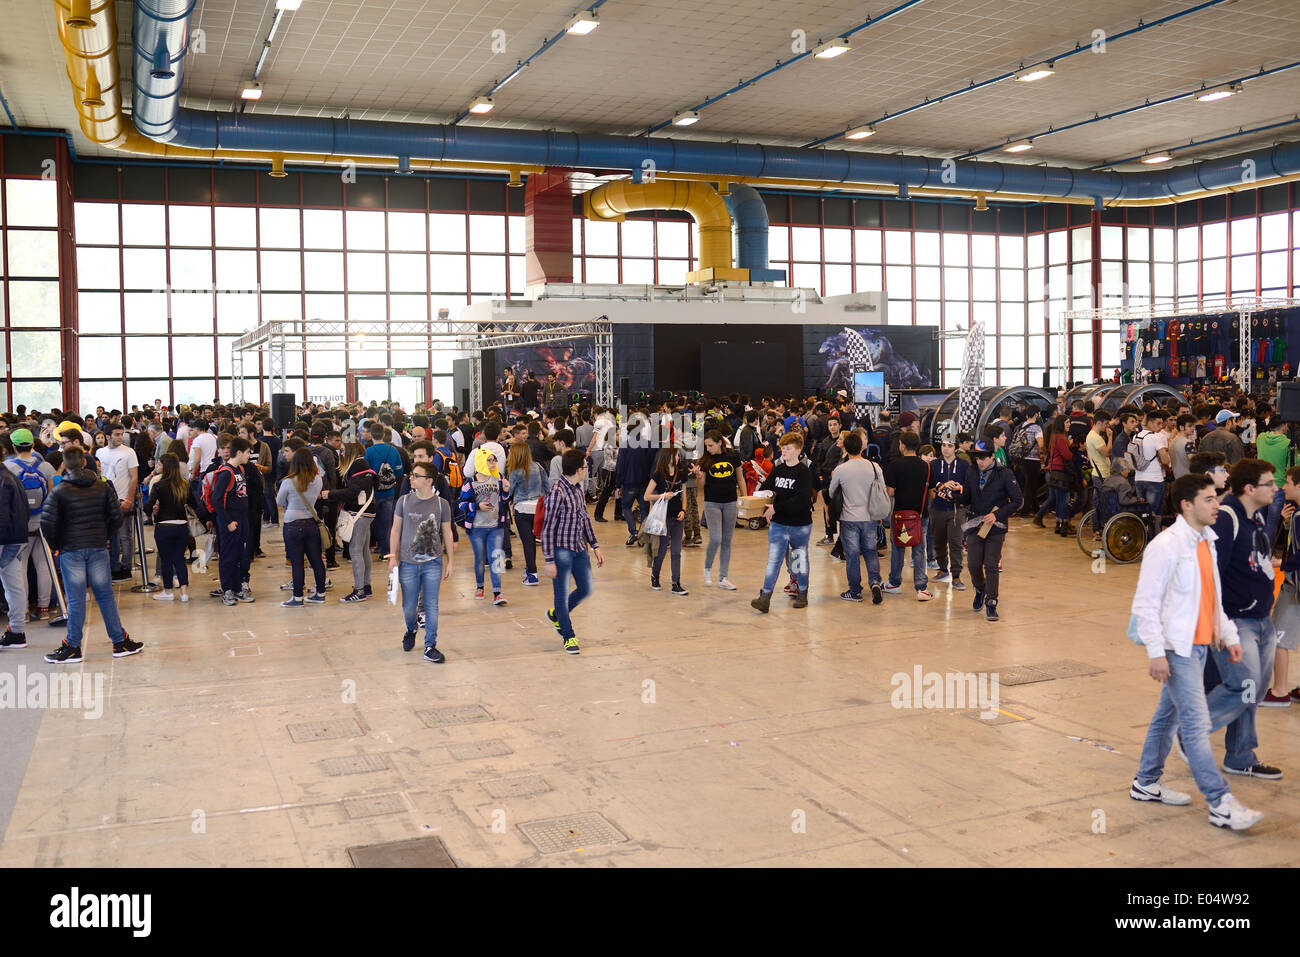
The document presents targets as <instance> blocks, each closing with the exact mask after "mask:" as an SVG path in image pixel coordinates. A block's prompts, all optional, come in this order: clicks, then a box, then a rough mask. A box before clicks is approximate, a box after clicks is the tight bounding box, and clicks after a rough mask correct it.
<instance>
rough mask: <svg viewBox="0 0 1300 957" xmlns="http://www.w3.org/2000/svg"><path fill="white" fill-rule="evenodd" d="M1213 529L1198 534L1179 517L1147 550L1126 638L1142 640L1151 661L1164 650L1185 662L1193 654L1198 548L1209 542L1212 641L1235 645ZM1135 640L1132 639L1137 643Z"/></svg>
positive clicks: (1198, 595) (1234, 629)
mask: <svg viewBox="0 0 1300 957" xmlns="http://www.w3.org/2000/svg"><path fill="white" fill-rule="evenodd" d="M1217 538H1218V536H1217V535H1215V533H1214V529H1213V528H1209V527H1207V528H1205V529H1203V530H1202V531H1201V532H1200V533H1199V534H1198V533H1196V532H1194V531H1193V530H1192V527H1191V526H1190V525H1188V524H1187V520H1186V519H1185V518H1183V517H1182V516H1181V515H1180V516H1179V517H1178V520H1177V521H1176V522H1174V524H1173V525H1171V526H1170V527H1169V528H1167V529H1165V530H1164V531H1163V532H1161V533H1160V534H1159V535H1157V536H1156V537H1155V538H1154V539H1152V541H1151V544H1150V545H1148V546H1147V549H1146V552H1145V553H1144V554H1143V555H1142V570H1141V571H1140V572H1139V573H1138V585H1137V592H1136V594H1134V595H1133V606H1132V609H1131V612H1132V618H1131V620H1130V622H1129V635H1130V637H1134V633H1135V632H1136V639H1140V640H1141V643H1142V644H1144V645H1145V646H1146V649H1147V656H1148V657H1149V658H1160V657H1163V656H1164V654H1165V653H1166V652H1168V651H1172V652H1173V653H1174V654H1176V655H1180V656H1181V657H1183V658H1186V657H1188V656H1190V655H1191V653H1192V641H1193V639H1194V638H1195V637H1196V619H1197V610H1198V609H1199V608H1200V607H1201V572H1200V568H1199V566H1198V563H1197V560H1196V549H1197V546H1198V545H1200V543H1201V541H1202V540H1204V541H1207V542H1209V543H1210V566H1211V568H1212V570H1213V572H1214V637H1215V638H1216V639H1222V640H1223V642H1224V643H1225V644H1228V645H1235V644H1239V641H1238V639H1237V626H1236V625H1234V624H1233V623H1232V619H1231V618H1229V617H1228V616H1227V615H1226V614H1224V611H1223V587H1222V585H1221V584H1220V583H1219V565H1218V561H1217V560H1216V557H1215V547H1214V542H1215V539H1217ZM1136 639H1135V640H1136Z"/></svg>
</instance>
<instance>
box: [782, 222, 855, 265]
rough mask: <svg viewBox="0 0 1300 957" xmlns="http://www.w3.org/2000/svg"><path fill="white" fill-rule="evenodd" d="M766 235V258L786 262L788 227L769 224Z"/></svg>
mask: <svg viewBox="0 0 1300 957" xmlns="http://www.w3.org/2000/svg"><path fill="white" fill-rule="evenodd" d="M767 237H768V238H767V254H768V258H769V259H779V260H781V261H783V262H788V261H789V260H790V227H789V226H769V227H768V228H767ZM877 262H879V260H877Z"/></svg>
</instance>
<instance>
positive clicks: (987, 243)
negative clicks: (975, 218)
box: [970, 235, 998, 266]
mask: <svg viewBox="0 0 1300 957" xmlns="http://www.w3.org/2000/svg"><path fill="white" fill-rule="evenodd" d="M970 246H971V265H973V266H994V265H996V264H997V248H998V244H997V238H996V237H994V236H981V235H973V236H971V243H970Z"/></svg>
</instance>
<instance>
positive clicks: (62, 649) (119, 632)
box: [41, 448, 144, 664]
mask: <svg viewBox="0 0 1300 957" xmlns="http://www.w3.org/2000/svg"><path fill="white" fill-rule="evenodd" d="M63 465H64V474H63V481H62V482H60V483H59V484H58V485H57V486H55V488H54V491H53V492H51V493H50V495H49V497H48V498H46V500H45V508H44V510H43V511H42V512H41V531H42V532H43V533H44V535H45V540H46V541H47V542H49V545H50V548H51V549H52V550H53V551H54V554H55V555H56V556H57V557H58V561H59V569H60V570H61V571H62V572H63V587H64V589H65V591H66V592H67V598H68V637H67V638H65V639H64V640H63V644H62V645H60V646H59V647H58V648H57V649H56V650H54V651H52V652H51V653H50V654H48V655H46V656H45V660H46V661H48V662H49V663H50V664H63V663H64V662H73V663H76V662H79V661H81V631H82V626H83V625H84V624H85V621H86V586H87V585H89V586H90V590H91V592H92V593H93V594H94V596H95V603H96V604H97V605H99V613H100V614H101V615H103V616H104V628H105V630H106V631H107V632H108V637H109V638H110V639H111V640H112V642H113V657H114V658H125V657H126V656H128V655H134V654H136V653H137V652H139V650H140V649H141V648H143V647H144V646H143V645H142V644H141V643H140V642H138V641H132V640H131V636H130V635H128V634H127V632H126V629H125V628H123V627H122V620H121V618H119V617H118V614H117V601H116V599H115V598H114V597H113V582H112V578H111V576H110V574H109V568H108V542H109V539H111V538H112V537H113V536H114V535H115V534H116V533H117V530H118V529H119V528H121V527H122V521H123V515H122V506H121V503H119V502H118V498H117V492H116V491H114V489H113V486H111V485H109V484H108V483H107V482H104V481H101V480H100V479H99V478H98V477H97V476H96V475H95V474H94V473H93V472H88V471H86V456H85V453H83V452H82V451H81V450H80V449H76V448H69V449H68V450H67V451H65V452H64V453H63Z"/></svg>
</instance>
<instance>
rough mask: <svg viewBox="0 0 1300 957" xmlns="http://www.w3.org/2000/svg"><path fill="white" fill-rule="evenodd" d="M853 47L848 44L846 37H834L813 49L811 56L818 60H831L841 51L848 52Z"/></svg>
mask: <svg viewBox="0 0 1300 957" xmlns="http://www.w3.org/2000/svg"><path fill="white" fill-rule="evenodd" d="M851 49H853V47H852V46H851V45H850V44H849V38H848V37H836V38H835V39H834V40H830V41H828V42H826V43H823V44H822V45H821V46H819V47H818V48H817V49H815V50H814V51H813V56H814V57H816V58H817V59H818V60H833V59H834V58H835V57H837V56H839V55H840V54H841V53H848V52H849V51H850V50H851Z"/></svg>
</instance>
